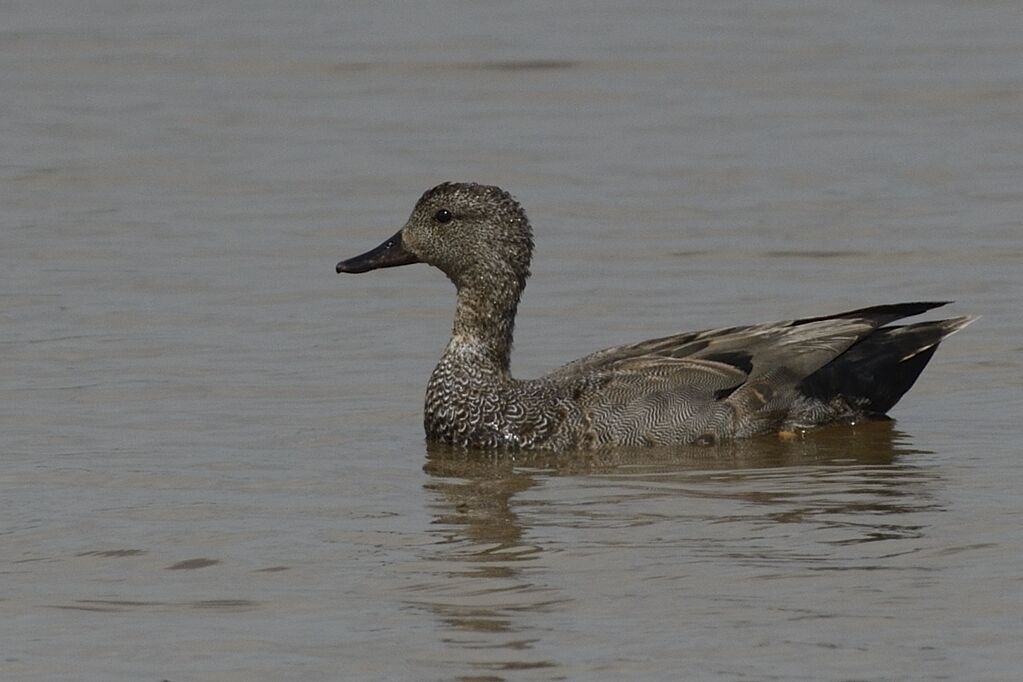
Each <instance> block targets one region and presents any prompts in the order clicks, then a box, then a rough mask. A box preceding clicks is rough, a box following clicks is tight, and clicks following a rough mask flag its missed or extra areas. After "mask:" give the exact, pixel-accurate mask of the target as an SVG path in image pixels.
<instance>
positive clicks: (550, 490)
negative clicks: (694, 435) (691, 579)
mask: <svg viewBox="0 0 1023 682" xmlns="http://www.w3.org/2000/svg"><path fill="white" fill-rule="evenodd" d="M923 454H925V453H922V452H921V451H919V450H915V449H913V448H912V446H911V445H910V444H909V440H908V438H907V437H906V436H905V435H904V434H902V433H900V432H899V431H897V430H896V429H895V428H894V426H893V424H892V422H884V421H881V422H870V423H864V424H860V425H857V426H855V427H840V428H838V427H836V428H831V429H822V430H820V431H817V432H814V433H812V434H809V435H807V436H804V437H801V438H797V439H793V440H781V439H778V438H770V439H767V438H765V439H760V440H755V441H747V442H742V443H736V444H732V445H730V446H727V447H724V448H722V447H716V448H676V449H653V450H651V449H641V450H626V449H621V450H609V451H604V452H599V453H582V452H580V453H559V454H556V455H552V454H549V453H524V454H522V453H520V454H515V455H501V454H491V453H469V452H465V451H459V450H453V449H450V448H446V447H442V446H435V445H430V446H428V449H427V461H426V464H425V467H424V469H425V471H426V472H427V473H428V474H429V475H430V477H431V479H430V481H429V482H428V483H427V485H426V487H427V489H428V490H429V491H430V492H431V493H432V494H433V499H434V505H433V506H434V508H433V517H434V521H433V523H434V524H435V526H436V529H437V530H436V533H437V536H438V538H439V539H438V541H437V542H436V543H435V544H433V545H431V546H429V548H428V554H427V556H426V557H425V558H426V559H427V562H428V564H429V568H428V569H427V570H426V571H425V573H426V575H427V576H428V578H427V579H426V580H425V581H423V582H421V583H419V584H417V585H415V586H414V587H412V588H411V589H410V594H409V595H408V599H407V601H408V602H409V603H412V604H415V605H416V606H417V607H420V608H424V609H426V610H428V611H430V612H431V613H433V614H434V616H435V617H436V618H438V619H439V620H440V622H441V623H442V624H443V634H442V637H443V639H444V642H445V643H446V644H447V645H448V646H452V647H456V648H457V649H458V650H459V659H458V660H459V661H461V662H462V663H463V664H465V663H468V665H469V667H470V668H471V669H472V670H473V671H474V674H475V673H478V672H482V671H486V672H487V673H488V674H490V675H493V674H495V673H499V672H500V671H502V670H505V671H507V670H511V669H519V668H523V667H525V668H532V667H548V666H553V665H558V664H556V663H554V662H553V661H551V660H548V659H547V658H545V657H544V655H542V654H541V653H539V650H540V649H543V647H542V646H541V643H542V640H543V633H544V632H545V631H548V630H549V626H545V625H544V623H546V622H548V620H549V619H545V614H550V613H552V612H556V611H558V610H559V609H560V607H561V606H562V605H564V604H567V603H569V602H573V601H576V600H578V599H589V598H592V597H584V596H579V595H577V594H576V593H575V592H576V589H575V588H574V587H573V588H566V587H564V586H562V587H551V585H555V586H557V585H558V584H559V580H558V579H557V578H558V577H560V576H559V575H554V574H555V572H563V570H562V569H563V567H562V568H559V566H561V564H562V563H563V562H565V561H569V562H571V561H576V562H592V561H594V560H599V561H601V563H602V564H606V565H608V566H614V565H616V561H625V560H626V557H627V561H628V562H632V563H637V562H639V563H640V567H639V569H638V572H640V573H642V572H646V573H648V574H649V577H651V578H654V579H656V580H675V579H677V578H678V577H679V576H680V575H684V574H685V571H686V570H687V568H686V567H687V566H689V567H690V568H692V566H693V565H695V564H716V565H720V564H721V562H722V561H725V562H727V565H729V566H731V567H734V569H735V570H737V571H740V572H742V571H745V572H748V578H751V579H755V578H757V577H762V576H761V574H762V573H763V571H764V570H765V569H769V570H771V571H776V570H777V569H779V568H781V567H785V570H787V571H791V570H797V571H819V570H835V569H842V568H849V567H853V568H864V567H866V568H871V567H872V566H874V567H883V566H884V563H885V562H886V561H887V560H889V559H890V558H891V557H894V556H899V555H902V554H911V553H912V552H914V551H916V549H917V548H916V547H915V546H914V545H913V542H915V541H916V540H918V539H919V538H920V537H921V536H922V534H923V533H924V529H925V524H922V523H920V522H918V521H914V513H916V512H921V511H935V510H938V509H940V506H941V505H940V504H939V503H938V502H936V501H935V499H934V493H933V490H934V482H935V478H936V476H937V475H938V474H937V473H936V471H935V470H934V469H933V468H931V467H928V466H921V465H920V464H917V463H914V461H913V459H914V458H913V456H914V455H923ZM918 459H920V458H919V457H918ZM893 541H894V542H893ZM907 541H908V542H909V544H908V545H907V544H906V542H907ZM870 543H879V544H880V545H885V546H884V548H883V549H882V550H880V551H876V552H875V551H869V550H865V549H863V548H864V547H865V546H867V545H869V544H870ZM552 552H553V554H552ZM546 571H549V572H550V575H553V576H554V578H553V579H550V580H548V579H545V578H544V576H545V572H546ZM733 577H734V576H733ZM654 584H656V581H654V582H652V583H651V585H654ZM633 589H636V588H635V586H634V587H633ZM647 589H652V590H653V589H657V588H656V587H654V586H651V587H649V588H647ZM553 648H554V647H550V649H548V650H551V649H553ZM467 651H471V652H475V653H474V655H472V656H471V658H470V660H469V661H466V660H465V655H466V652H467ZM513 652H514V653H513ZM493 679H502V678H500V677H493Z"/></svg>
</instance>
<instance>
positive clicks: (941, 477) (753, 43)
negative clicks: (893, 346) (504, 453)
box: [0, 0, 1023, 682]
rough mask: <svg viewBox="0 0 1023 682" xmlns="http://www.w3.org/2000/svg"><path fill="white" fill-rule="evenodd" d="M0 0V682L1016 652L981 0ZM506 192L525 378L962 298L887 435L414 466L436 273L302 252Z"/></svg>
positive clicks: (1016, 329) (998, 264) (996, 105)
mask: <svg viewBox="0 0 1023 682" xmlns="http://www.w3.org/2000/svg"><path fill="white" fill-rule="evenodd" d="M408 5H409V6H406V7H403V8H400V9H399V8H397V7H393V6H384V5H381V6H379V7H378V6H377V5H375V4H369V3H359V4H356V5H353V4H345V5H333V4H329V3H314V2H294V3H282V4H279V5H276V6H270V5H268V4H259V5H253V4H252V3H241V2H231V1H224V2H216V3H200V4H195V5H191V4H181V3H171V4H160V3H142V4H139V3H121V2H99V1H96V0H90V1H89V2H49V3H15V4H10V3H8V4H6V5H4V6H3V7H2V8H0V17H2V22H0V59H2V63H3V69H0V92H3V97H2V98H0V113H2V115H0V149H2V155H0V156H2V163H0V179H2V181H0V206H2V214H0V216H2V217H0V221H2V223H0V261H2V267H3V277H4V278H3V283H4V286H3V289H2V291H0V329H2V332H3V333H2V336H0V343H2V344H3V345H2V348H3V360H2V361H0V458H2V466H0V500H2V507H0V509H2V511H3V513H2V516H0V575H2V582H0V586H2V593H0V642H2V645H0V647H2V657H0V678H2V679H5V680H8V679H9V680H19V681H35V680H40V681H42V680H46V681H51V680H76V681H77V680H85V681H87V682H92V681H96V682H99V681H109V680H154V681H155V680H165V679H166V680H171V681H173V682H182V681H186V680H227V681H230V680H245V681H249V680H282V679H287V680H325V681H326V680H338V679H352V680H398V679H409V680H454V679H463V680H498V679H500V680H555V679H586V680H618V679H644V680H669V679H713V680H740V679H750V680H754V679H756V680H768V679H775V680H934V679H955V680H959V679H970V680H1007V679H1016V678H1018V677H1019V670H1020V669H1021V668H1023V657H1021V655H1020V652H1019V631H1020V627H1021V616H1020V614H1021V613H1023V583H1021V582H1020V576H1021V574H1023V559H1021V557H1023V530H1021V529H1023V504H1021V502H1020V499H1021V496H1020V488H1021V481H1023V453H1021V452H1020V450H1021V447H1020V445H1019V442H1020V437H1021V435H1023V427H1021V424H1020V421H1021V420H1020V417H1021V411H1020V397H1021V395H1023V341H1021V339H1023V323H1021V319H1023V316H1021V308H1023V306H1021V303H1020V301H1021V300H1023V268H1021V267H1020V262H1021V260H1023V236H1021V235H1023V232H1021V229H1023V228H1021V226H1020V223H1021V216H1023V189H1021V187H1023V184H1021V178H1023V126H1021V118H1020V112H1021V111H1023V37H1021V36H1023V32H1021V30H1020V29H1021V28H1023V14H1021V13H1020V10H1019V8H1018V6H1017V5H1016V3H1011V2H977V3H968V4H966V3H964V4H955V3H931V2H902V3H890V4H881V5H878V4H867V3H858V2H853V3H842V4H837V3H830V4H827V3H820V4H818V5H807V4H806V3H796V2H776V1H770V2H746V3H725V4H721V5H720V6H718V5H711V4H707V5H706V6H705V7H702V8H700V7H685V8H675V5H674V3H665V4H664V5H663V6H662V7H660V8H655V7H652V6H647V8H646V9H643V10H642V11H640V10H637V9H627V8H620V7H618V6H617V5H614V4H611V3H607V4H604V5H602V6H594V5H592V4H585V5H583V4H577V3H569V4H565V3H558V4H556V5H551V6H546V5H531V6H527V7H522V6H518V5H507V6H504V5H478V6H477V5H466V4H463V3H450V2H430V3H415V4H412V3H409V4H408ZM448 179H475V180H479V181H483V182H490V183H496V184H500V185H502V186H504V187H506V188H508V189H510V190H511V191H513V192H514V193H515V194H516V195H517V196H518V197H519V199H520V200H521V201H522V202H523V204H524V205H525V207H526V208H527V210H528V211H529V213H530V215H531V217H532V218H533V221H534V224H535V228H536V232H537V244H538V253H537V258H536V261H535V263H534V268H533V270H534V278H533V280H532V281H531V283H530V287H529V289H528V290H527V292H526V296H525V299H524V302H523V305H522V308H521V311H522V316H521V319H520V324H519V328H518V329H519V331H518V334H517V354H516V358H515V361H514V364H515V369H516V371H517V372H518V373H520V374H523V375H531V374H537V373H539V372H542V371H544V370H546V369H549V368H551V367H554V366H556V365H558V364H561V363H563V362H565V361H568V360H570V359H572V358H574V357H577V356H579V355H581V354H583V353H585V352H589V351H591V350H594V349H596V348H600V347H604V346H608V345H612V344H615V343H621V342H625V341H629V340H639V339H643V338H648V337H652V336H655V335H664V334H668V333H671V332H674V331H680V330H684V329H697V328H703V327H709V326H717V325H726V324H739V323H750V322H755V321H763V320H771V319H781V318H785V317H791V316H796V315H805V314H811V313H824V312H830V311H835V310H839V309H842V308H846V307H856V306H861V305H867V304H874V303H883V302H890V301H898V300H912V299H945V298H949V299H956V300H957V301H958V303H957V304H955V306H954V307H953V309H952V311H951V313H952V314H967V313H969V314H981V315H983V316H984V317H983V318H982V320H981V321H980V322H978V323H977V324H975V325H973V326H972V327H970V328H969V329H968V330H966V331H964V332H963V333H961V334H959V335H957V336H956V337H954V338H952V339H951V340H949V342H947V344H945V345H944V346H943V347H942V349H941V350H940V352H939V353H938V354H937V356H936V357H935V359H934V361H933V362H932V364H931V366H930V367H929V368H928V370H927V371H926V372H925V374H924V377H923V378H922V379H921V381H920V382H919V383H918V385H917V386H916V387H915V388H914V389H913V391H912V392H911V393H910V394H909V396H908V397H907V398H906V399H905V400H904V402H903V403H902V404H901V405H899V406H898V407H897V408H896V410H895V412H894V416H895V417H896V418H897V419H898V421H897V422H896V423H895V424H884V423H881V424H865V425H861V426H859V427H857V428H855V429H832V430H826V431H822V432H820V433H817V434H814V435H812V436H811V437H808V438H806V439H804V440H799V441H794V442H780V441H777V440H772V439H765V440H760V441H755V442H752V443H747V444H742V445H739V446H735V447H731V448H726V449H720V450H710V451H708V450H706V449H704V450H698V451H642V452H632V451H629V452H615V453H607V454H606V455H601V456H599V457H592V456H590V457H583V456H574V455H564V456H562V457H557V458H550V457H532V456H531V457H520V458H517V459H508V458H497V457H491V458H466V457H465V456H463V455H459V454H458V453H451V452H445V451H443V450H434V449H430V448H427V446H426V445H425V443H424V442H423V437H422V431H421V425H420V424H421V422H420V419H421V401H422V395H423V390H424V387H425V383H426V379H427V377H428V375H429V372H430V370H431V369H432V366H433V363H434V362H435V360H436V358H437V357H438V355H439V354H440V351H441V349H442V347H443V345H444V343H445V341H446V335H447V332H448V330H449V324H450V315H451V311H452V306H453V292H452V290H451V288H450V285H449V284H448V283H447V282H446V281H445V280H444V278H443V276H442V275H440V274H439V273H437V272H435V271H430V270H429V269H427V268H425V267H422V266H418V267H410V268H403V269H400V270H392V271H384V272H378V273H373V274H370V275H364V276H361V277H345V278H339V277H337V276H336V275H334V273H333V267H334V264H335V263H336V262H337V260H339V259H340V258H342V257H344V256H349V255H352V254H355V253H358V252H361V251H362V250H364V249H366V248H368V247H370V246H374V245H375V244H377V243H378V242H379V241H380V240H381V239H382V238H383V237H385V236H387V235H390V234H392V233H393V231H394V230H395V229H396V228H397V227H398V226H399V225H400V224H401V223H402V222H403V221H404V219H405V217H406V215H407V213H408V211H409V210H410V208H411V206H412V204H413V203H414V201H415V199H416V198H417V197H418V195H419V193H420V192H421V191H423V190H424V189H426V188H427V187H429V186H431V185H433V184H435V183H436V182H439V181H441V180H448Z"/></svg>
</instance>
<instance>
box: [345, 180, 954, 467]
mask: <svg viewBox="0 0 1023 682" xmlns="http://www.w3.org/2000/svg"><path fill="white" fill-rule="evenodd" d="M532 253H533V234H532V228H531V227H530V223H529V219H528V218H527V217H526V213H525V211H523V209H522V207H521V206H519V204H518V202H517V201H516V200H515V199H513V198H512V196H511V195H510V194H508V193H507V192H506V191H504V190H502V189H501V188H499V187H492V186H487V185H479V184H476V183H451V182H446V183H443V184H440V185H437V186H436V187H434V188H433V189H430V190H428V191H427V192H426V193H425V194H423V196H422V197H421V198H420V199H419V201H418V202H417V203H416V206H415V208H414V209H413V211H412V215H411V216H410V217H409V219H408V222H406V223H405V226H404V227H403V228H401V230H399V231H398V233H397V234H395V235H394V236H393V237H391V238H390V239H388V240H386V241H385V242H384V243H383V244H381V245H380V246H378V247H376V248H375V249H373V250H371V251H368V252H366V253H364V254H362V255H359V256H355V257H354V258H349V259H348V260H344V261H341V262H340V263H338V264H337V272H339V273H342V272H345V273H362V272H368V271H370V270H375V269H379V268H390V267H395V266H399V265H408V264H411V263H428V264H430V265H433V266H434V267H437V268H439V269H440V270H441V271H442V272H443V273H444V274H445V275H447V276H448V278H449V279H450V280H451V282H452V283H453V284H454V285H455V288H456V290H457V297H458V304H457V307H456V309H455V321H454V327H453V330H452V334H451V340H450V341H448V345H447V348H446V349H445V350H444V354H443V356H441V359H440V362H439V363H438V364H437V367H436V369H434V370H433V375H432V376H431V377H430V381H429V384H428V385H427V389H426V406H425V411H424V426H425V428H426V436H427V438H428V439H429V440H431V441H437V442H442V443H448V444H451V445H455V446H460V447H465V448H480V449H509V450H516V449H525V448H547V449H596V448H604V447H615V446H655V445H656V446H671V445H680V444H694V443H695V444H703V445H711V444H715V443H719V442H722V441H727V440H731V439H736V438H747V437H750V436H755V435H758V434H764V433H772V432H775V433H783V434H788V433H792V432H796V431H798V430H802V429H809V428H812V427H816V426H821V425H824V424H828V423H831V422H839V421H855V420H857V419H864V418H871V417H882V416H883V415H884V414H885V413H886V412H887V411H888V410H889V409H891V407H892V406H893V405H895V403H896V402H897V401H898V400H899V398H901V397H902V395H903V394H904V393H905V392H906V391H908V390H909V388H910V387H911V386H912V385H913V382H914V381H916V378H917V377H918V376H919V374H920V372H921V371H922V370H923V368H924V366H925V365H926V364H927V362H928V361H929V360H930V359H931V356H932V355H933V354H934V351H935V349H936V348H937V346H938V344H939V343H940V342H941V340H942V339H944V338H945V337H946V336H948V335H949V334H952V333H954V332H956V331H958V330H960V329H962V328H963V327H965V326H966V325H967V324H969V323H970V322H972V321H973V319H974V318H971V317H955V318H951V319H946V320H938V321H933V322H921V323H916V324H910V325H905V326H888V325H889V323H891V322H894V321H895V320H899V319H901V318H903V317H908V316H911V315H917V314H920V313H923V312H925V311H927V310H930V309H932V308H936V307H938V306H941V305H945V303H947V302H922V303H897V304H893V305H881V306H875V307H870V308H862V309H859V310H853V311H850V312H843V313H838V314H835V315H826V316H822V317H805V318H802V319H798V320H788V321H784V322H769V323H766V324H757V325H752V326H744V327H728V328H723V329H710V330H705V331H698V332H690V333H683V334H676V335H673V336H666V337H663V338H658V339H651V340H648V341H641V342H639V343H635V344H630V345H624V346H616V347H613V348H607V349H605V350H600V351H597V352H595V353H591V354H590V355H587V356H585V357H583V358H581V359H579V360H575V361H574V362H570V363H569V364H567V365H565V366H563V367H561V368H560V369H556V370H555V371H553V372H551V373H550V374H548V375H547V376H544V377H540V378H538V379H525V380H523V379H515V378H513V377H512V376H511V373H510V371H509V356H510V354H511V348H512V331H513V328H514V325H515V313H516V310H517V307H518V303H519V297H520V295H521V294H522V290H523V289H524V288H525V286H526V279H527V278H528V277H529V265H530V260H531V258H532Z"/></svg>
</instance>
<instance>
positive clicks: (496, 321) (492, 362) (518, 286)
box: [448, 277, 524, 378]
mask: <svg viewBox="0 0 1023 682" xmlns="http://www.w3.org/2000/svg"><path fill="white" fill-rule="evenodd" d="M523 286H524V282H520V281H518V280H517V279H516V278H505V279H499V280H496V281H495V279H494V278H493V277H488V278H487V279H486V280H473V279H469V280H468V281H463V282H462V283H460V284H459V286H458V307H457V308H456V310H455V323H454V327H453V328H452V332H451V334H452V338H451V343H450V344H449V345H448V353H458V354H460V355H463V356H466V354H465V351H466V350H470V349H471V351H472V352H471V353H468V357H472V358H473V359H472V361H473V362H474V363H482V365H483V366H481V367H478V368H477V369H478V370H484V371H486V372H487V373H495V374H497V375H498V376H499V377H501V378H509V377H510V371H509V364H510V359H511V349H512V333H513V331H514V329H515V313H516V312H517V310H518V305H519V297H520V296H521V294H522V288H523Z"/></svg>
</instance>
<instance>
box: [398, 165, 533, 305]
mask: <svg viewBox="0 0 1023 682" xmlns="http://www.w3.org/2000/svg"><path fill="white" fill-rule="evenodd" d="M402 238H403V240H404V242H405V245H406V248H408V249H409V250H410V251H411V252H412V253H414V254H416V256H418V257H419V259H420V260H422V261H423V262H425V263H429V264H430V265H433V266H435V267H437V268H440V269H441V270H442V271H443V272H444V273H445V274H446V275H447V276H448V277H449V278H450V279H451V281H452V282H454V283H455V285H456V286H458V285H460V284H463V283H464V284H468V283H470V280H471V279H472V278H476V279H485V280H490V279H499V278H503V277H507V276H511V277H513V278H514V280H515V282H516V283H517V285H518V287H519V288H520V289H521V288H522V287H524V286H525V284H526V279H527V278H528V277H529V262H530V260H531V259H532V257H533V230H532V228H531V227H530V224H529V219H528V218H527V217H526V213H525V211H523V210H522V207H521V206H520V205H519V203H518V202H517V201H515V199H514V198H513V197H512V195H510V194H508V192H505V191H504V190H503V189H501V188H500V187H493V186H490V185H479V184H476V183H474V182H445V183H442V184H440V185H437V186H436V187H434V188H432V189H430V190H427V191H426V192H424V193H423V196H422V197H420V199H419V201H418V202H416V206H415V208H414V209H413V211H412V215H411V216H409V219H408V222H406V223H405V227H404V228H402Z"/></svg>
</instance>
